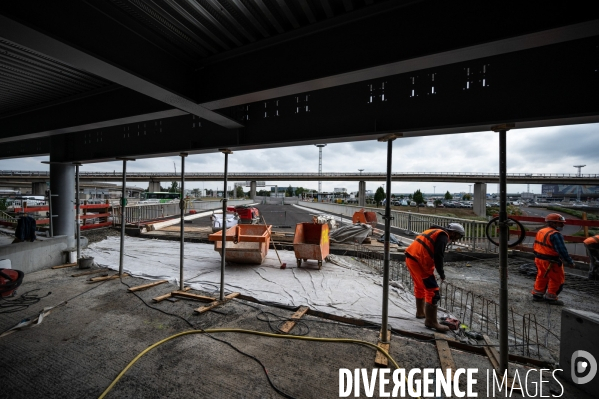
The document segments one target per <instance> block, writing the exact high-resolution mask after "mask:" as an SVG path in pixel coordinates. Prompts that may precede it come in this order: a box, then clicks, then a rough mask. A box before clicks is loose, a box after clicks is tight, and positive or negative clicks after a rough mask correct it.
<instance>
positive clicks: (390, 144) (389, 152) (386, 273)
mask: <svg viewBox="0 0 599 399" xmlns="http://www.w3.org/2000/svg"><path fill="white" fill-rule="evenodd" d="M393 140H394V138H390V139H388V140H387V180H386V184H385V186H386V188H387V193H386V200H385V247H384V253H385V257H384V263H383V315H382V328H381V341H382V342H388V340H387V335H388V319H389V258H390V255H389V246H390V244H389V239H390V235H391V161H392V153H393Z"/></svg>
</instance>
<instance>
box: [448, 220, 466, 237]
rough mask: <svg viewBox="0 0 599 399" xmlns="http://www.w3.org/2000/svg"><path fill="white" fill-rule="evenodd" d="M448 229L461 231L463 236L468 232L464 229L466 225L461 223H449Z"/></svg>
mask: <svg viewBox="0 0 599 399" xmlns="http://www.w3.org/2000/svg"><path fill="white" fill-rule="evenodd" d="M447 230H448V231H454V232H456V233H459V234H460V235H461V236H462V237H463V236H464V235H465V234H466V232H465V231H464V226H462V225H461V224H459V223H449V225H448V226H447Z"/></svg>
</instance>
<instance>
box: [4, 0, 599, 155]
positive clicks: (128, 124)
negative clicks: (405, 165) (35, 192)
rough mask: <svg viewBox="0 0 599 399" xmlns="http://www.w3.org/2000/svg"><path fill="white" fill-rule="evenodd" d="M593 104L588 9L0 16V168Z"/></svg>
mask: <svg viewBox="0 0 599 399" xmlns="http://www.w3.org/2000/svg"><path fill="white" fill-rule="evenodd" d="M598 89H599V9H598V8H597V7H596V5H595V4H593V2H576V1H575V2H545V3H543V4H542V5H539V4H538V3H534V2H518V3H509V2H508V3H506V2H504V1H486V2H479V1H464V2H459V3H455V2H446V1H418V0H416V1H408V0H343V1H341V0H147V1H142V0H106V1H94V0H87V1H80V0H55V1H32V2H2V3H1V4H0V143H1V145H0V158H13V157H24V156H33V155H42V154H51V159H52V160H53V161H58V162H75V161H77V162H101V161H107V160H114V159H116V158H119V157H152V156H162V155H172V154H178V153H180V152H187V153H192V154H193V153H205V152H212V151H216V150H217V149H218V148H225V147H226V148H231V149H252V148H267V147H276V146H289V145H297V144H308V143H327V142H340V141H352V140H366V139H376V138H377V137H380V136H383V135H385V134H388V133H397V134H398V135H399V136H402V135H403V136H404V137H410V136H419V135H435V134H447V133H460V132H471V131H483V130H489V128H490V126H492V125H495V124H498V123H513V124H514V125H515V128H524V127H537V126H549V125H564V124H573V123H589V122H597V121H599V90H598Z"/></svg>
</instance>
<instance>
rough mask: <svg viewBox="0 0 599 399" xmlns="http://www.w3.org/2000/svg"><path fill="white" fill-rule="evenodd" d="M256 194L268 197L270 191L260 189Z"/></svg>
mask: <svg viewBox="0 0 599 399" xmlns="http://www.w3.org/2000/svg"><path fill="white" fill-rule="evenodd" d="M257 195H258V196H260V197H270V191H267V190H260V191H258V193H257Z"/></svg>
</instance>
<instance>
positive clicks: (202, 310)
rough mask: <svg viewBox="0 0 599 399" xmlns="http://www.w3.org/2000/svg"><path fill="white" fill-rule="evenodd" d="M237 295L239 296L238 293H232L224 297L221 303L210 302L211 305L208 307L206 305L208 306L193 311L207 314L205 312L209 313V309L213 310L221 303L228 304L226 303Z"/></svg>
mask: <svg viewBox="0 0 599 399" xmlns="http://www.w3.org/2000/svg"><path fill="white" fill-rule="evenodd" d="M238 295H239V292H233V293H231V294H229V295H227V296H225V299H224V300H222V301H214V302H212V303H211V304H210V305H208V306H204V307H201V308H197V309H196V310H195V311H196V312H197V313H204V312H207V311H209V310H210V309H213V308H215V307H217V306H219V305H222V304H223V303H225V302H228V301H230V300H231V299H233V298H235V297H237V296H238Z"/></svg>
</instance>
